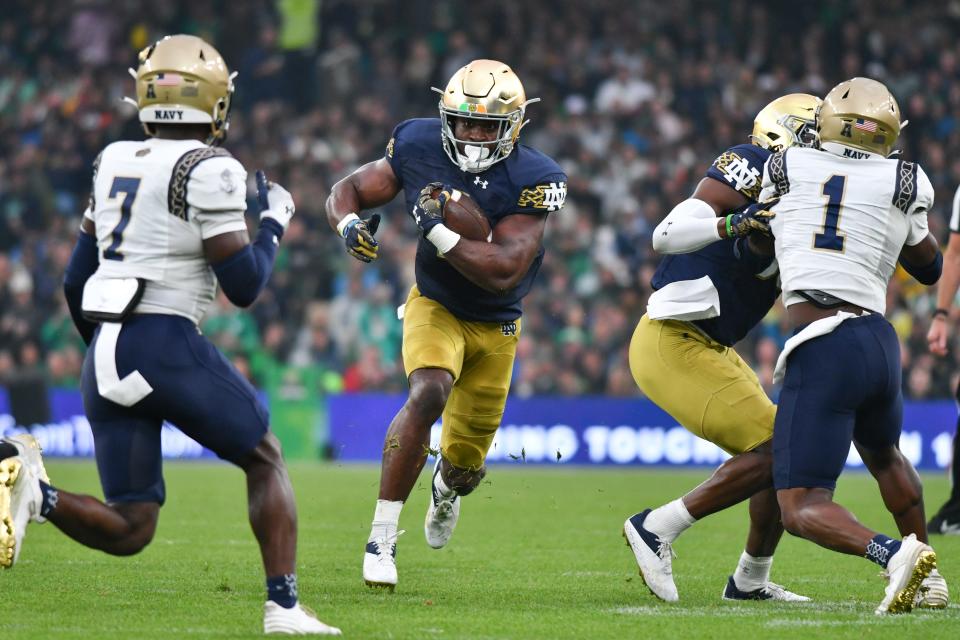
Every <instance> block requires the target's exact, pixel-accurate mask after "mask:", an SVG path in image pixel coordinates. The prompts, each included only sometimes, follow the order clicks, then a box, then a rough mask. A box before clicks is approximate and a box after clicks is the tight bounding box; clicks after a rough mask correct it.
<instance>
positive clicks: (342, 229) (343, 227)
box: [337, 213, 360, 238]
mask: <svg viewBox="0 0 960 640" xmlns="http://www.w3.org/2000/svg"><path fill="white" fill-rule="evenodd" d="M359 219H360V216H358V215H357V214H355V213H348V214H347V215H345V216H343V220H341V221H340V222H338V223H337V233H339V234H340V237H341V238H343V237H345V236H346V235H347V227H348V226H350V223H351V222H353V221H354V220H359Z"/></svg>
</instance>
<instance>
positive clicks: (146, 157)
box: [84, 138, 247, 322]
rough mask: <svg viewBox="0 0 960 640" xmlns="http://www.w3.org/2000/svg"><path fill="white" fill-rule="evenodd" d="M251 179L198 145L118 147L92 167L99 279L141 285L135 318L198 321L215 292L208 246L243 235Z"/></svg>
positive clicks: (218, 152)
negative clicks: (138, 280)
mask: <svg viewBox="0 0 960 640" xmlns="http://www.w3.org/2000/svg"><path fill="white" fill-rule="evenodd" d="M246 183H247V173H246V171H244V169H243V166H241V164H240V163H239V162H237V161H236V160H235V159H234V158H233V157H231V156H230V154H229V153H228V152H227V151H225V150H223V149H220V148H217V147H209V146H207V145H205V144H204V143H203V142H200V141H199V140H162V139H158V138H150V139H148V140H146V141H143V142H128V141H123V142H114V143H113V144H111V145H109V146H107V147H106V148H105V149H104V150H103V152H102V153H101V154H100V156H99V157H98V159H97V163H96V164H95V166H94V179H93V193H92V195H91V202H90V208H89V209H88V210H87V212H85V214H84V215H85V216H87V217H89V218H91V219H92V220H93V222H94V223H95V224H96V228H97V246H98V249H99V257H100V266H99V268H98V269H97V272H96V274H95V275H94V277H106V278H142V279H144V280H146V286H145V288H144V292H143V297H142V298H141V300H140V303H139V304H138V305H137V307H136V309H135V310H134V312H135V313H161V314H174V315H180V316H185V317H187V318H190V319H191V320H193V321H194V322H199V321H200V319H201V318H202V317H203V315H204V313H206V310H207V307H208V306H209V304H210V302H211V301H213V298H214V295H215V293H216V286H217V282H216V277H215V276H214V274H213V269H212V268H211V267H210V265H209V264H207V261H206V259H205V258H204V254H203V240H205V239H207V238H211V237H213V236H216V235H220V234H222V233H227V232H230V231H243V230H246V228H247V227H246V223H245V222H244V211H245V209H246Z"/></svg>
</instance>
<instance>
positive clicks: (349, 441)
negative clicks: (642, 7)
mask: <svg viewBox="0 0 960 640" xmlns="http://www.w3.org/2000/svg"><path fill="white" fill-rule="evenodd" d="M404 399H405V398H404V396H399V395H376V394H343V395H339V396H335V397H331V398H330V399H329V411H330V415H329V421H330V441H331V442H330V448H331V450H332V451H333V454H334V456H336V457H337V458H338V459H340V460H352V461H369V462H373V461H379V460H380V457H381V452H382V450H383V445H384V435H385V433H386V430H387V426H388V425H389V424H390V421H391V420H392V419H393V416H394V415H395V414H396V413H397V411H398V410H399V409H400V407H401V406H402V405H403V402H404ZM956 420H957V409H956V406H955V404H954V403H953V402H951V401H940V402H923V403H920V402H914V403H909V402H908V403H906V405H905V406H904V421H903V435H902V436H901V439H900V448H901V449H902V450H903V452H904V454H905V455H906V456H907V457H908V458H909V459H910V461H911V462H913V464H914V465H916V467H917V468H918V469H926V470H935V469H945V468H946V467H947V466H948V465H949V464H950V456H951V442H952V438H953V429H954V425H955V424H956ZM439 441H440V427H439V424H437V425H434V428H433V434H432V438H431V447H432V448H433V449H436V448H437V446H438V443H439ZM727 457H728V456H727V454H726V453H724V452H723V451H722V450H721V449H719V448H718V447H716V446H715V445H713V444H711V443H709V442H706V441H705V440H701V439H700V438H697V437H696V436H694V435H693V434H691V433H690V432H689V431H687V430H686V429H684V428H683V427H681V426H679V425H678V424H677V422H676V421H675V420H674V419H673V418H671V417H670V416H669V415H668V414H666V413H665V412H664V411H662V410H661V409H660V408H659V407H657V406H656V405H655V404H653V403H652V402H650V401H649V400H643V399H625V398H600V397H579V398H561V397H555V398H554V397H551V398H511V399H510V400H509V401H507V408H506V412H505V413H504V416H503V423H502V425H501V427H500V429H499V431H498V432H497V436H496V439H495V440H494V443H493V446H492V447H491V449H490V453H489V456H488V460H489V461H490V462H514V463H516V462H526V463H533V464H589V465H594V464H600V465H661V466H671V465H695V466H708V467H713V466H716V465H717V464H719V463H720V462H722V461H723V460H725V459H726V458H727ZM847 466H848V467H862V466H863V463H862V461H861V460H860V457H859V456H858V455H857V453H856V451H855V450H854V449H853V448H851V450H850V454H849V456H848V458H847Z"/></svg>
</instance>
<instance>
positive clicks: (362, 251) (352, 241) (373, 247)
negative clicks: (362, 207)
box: [343, 213, 380, 262]
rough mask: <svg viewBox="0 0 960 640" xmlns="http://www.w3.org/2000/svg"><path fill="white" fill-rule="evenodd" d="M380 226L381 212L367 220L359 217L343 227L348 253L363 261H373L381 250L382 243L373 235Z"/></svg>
mask: <svg viewBox="0 0 960 640" xmlns="http://www.w3.org/2000/svg"><path fill="white" fill-rule="evenodd" d="M379 227H380V214H379V213H375V214H373V215H372V216H370V217H369V218H367V219H366V220H361V219H360V218H357V219H356V220H351V221H350V223H349V224H348V225H347V226H346V227H344V228H343V240H344V242H345V243H346V245H347V253H349V254H350V255H352V256H353V257H354V258H356V259H357V260H360V261H362V262H373V261H374V260H376V259H377V252H379V251H380V243H379V242H377V240H376V238H374V237H373V235H374V234H375V233H376V232H377V229H378V228H379Z"/></svg>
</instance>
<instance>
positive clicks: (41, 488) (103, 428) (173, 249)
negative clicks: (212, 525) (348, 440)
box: [0, 35, 340, 635]
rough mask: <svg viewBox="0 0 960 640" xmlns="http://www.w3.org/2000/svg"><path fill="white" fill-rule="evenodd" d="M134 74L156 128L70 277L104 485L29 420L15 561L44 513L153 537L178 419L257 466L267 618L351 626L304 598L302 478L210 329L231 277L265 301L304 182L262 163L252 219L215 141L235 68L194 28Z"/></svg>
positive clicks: (115, 170)
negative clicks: (31, 525) (54, 454)
mask: <svg viewBox="0 0 960 640" xmlns="http://www.w3.org/2000/svg"><path fill="white" fill-rule="evenodd" d="M131 73H132V74H133V75H134V77H135V79H136V88H137V99H136V100H135V101H132V100H131V102H135V104H136V105H137V108H138V109H139V115H140V121H141V122H142V123H143V128H144V130H145V132H146V133H147V136H148V139H147V140H145V141H139V142H135V141H121V142H114V143H113V144H110V145H109V146H107V147H106V148H105V149H104V150H103V151H102V152H101V154H100V155H99V156H98V158H97V162H96V164H95V167H94V180H93V191H92V193H91V198H90V206H89V207H88V209H87V211H86V212H85V213H84V217H83V222H82V225H81V232H80V235H79V239H78V241H77V245H76V248H75V249H74V252H73V255H72V257H71V260H70V263H69V265H68V267H67V272H66V275H65V280H64V292H65V294H66V297H67V302H68V303H69V306H70V311H71V314H72V315H73V317H74V321H75V324H76V325H77V328H78V329H79V330H80V332H81V334H82V335H83V337H84V339H85V340H86V341H87V343H88V344H89V345H90V348H89V350H88V351H87V357H86V360H85V361H84V367H83V377H82V381H81V388H82V391H83V399H84V409H85V411H86V413H87V416H88V418H89V420H90V425H91V428H92V430H93V437H94V441H95V445H96V446H95V448H96V457H97V467H98V470H99V472H100V480H101V485H102V487H103V493H104V497H105V500H106V502H101V501H99V500H97V499H95V498H93V497H90V496H83V495H78V494H74V493H69V492H67V491H64V490H61V489H57V488H54V487H52V486H51V485H50V480H49V478H48V477H47V475H46V472H45V471H44V468H43V462H42V459H41V456H40V450H39V447H38V446H37V443H36V441H34V440H33V438H31V437H30V436H29V435H23V436H18V437H17V438H14V439H11V441H10V442H9V443H8V444H13V445H14V446H15V447H16V449H17V453H18V455H16V456H14V457H10V458H6V459H4V460H3V461H0V507H2V508H3V509H4V510H6V511H8V513H0V517H3V518H5V519H6V520H7V522H10V523H11V524H12V528H13V531H12V534H11V532H10V531H9V530H8V529H6V528H0V530H2V531H3V532H2V533H0V564H5V565H7V566H10V565H12V564H13V562H14V561H15V560H16V558H17V556H18V555H19V553H20V548H21V545H22V543H23V535H24V529H25V527H26V525H27V523H28V522H29V521H33V522H44V521H46V520H49V521H50V522H52V523H53V524H54V525H56V526H57V528H59V529H60V530H62V531H63V532H64V533H66V534H67V535H68V536H70V537H71V538H73V539H74V540H76V541H78V542H80V543H81V544H84V545H86V546H88V547H92V548H94V549H100V550H102V551H104V552H106V553H109V554H113V555H132V554H135V553H137V552H139V551H140V550H141V549H143V548H144V547H145V546H146V545H147V544H149V542H150V540H151V539H152V538H153V534H154V531H155V530H156V526H157V519H158V515H159V511H160V506H161V505H162V504H163V502H164V498H165V490H164V483H163V476H162V473H161V447H160V432H161V425H162V424H163V422H164V421H165V420H167V421H169V422H171V423H173V424H174V425H176V426H177V427H179V428H180V429H181V430H182V431H183V432H184V433H186V434H187V435H189V436H190V437H192V438H194V439H195V440H196V441H197V442H199V443H200V444H202V445H204V446H205V447H207V448H209V449H211V450H212V451H213V452H215V453H216V454H217V455H219V456H220V457H221V458H224V459H225V460H229V461H230V462H232V463H234V464H236V465H237V466H239V467H240V468H241V469H243V471H244V472H245V473H246V477H247V491H248V501H249V516H250V524H251V526H252V528H253V532H254V535H255V536H256V538H257V541H258V542H259V544H260V552H261V555H262V559H263V564H264V568H265V570H266V574H267V580H266V583H267V601H266V604H265V608H264V631H265V632H266V633H286V634H323V635H339V634H340V631H339V629H336V628H335V627H330V626H327V625H325V624H324V623H322V622H320V621H319V620H317V618H316V616H314V615H313V614H312V613H310V612H309V611H308V610H306V609H304V608H302V607H301V606H300V604H299V603H298V598H297V581H296V566H295V565H296V541H297V515H296V504H295V502H294V498H293V488H292V487H291V485H290V479H289V477H288V475H287V471H286V468H285V466H284V462H283V458H282V456H281V453H280V443H279V441H278V440H277V439H276V437H274V436H273V435H272V434H271V433H270V431H269V423H268V415H267V411H266V409H265V408H264V407H263V406H262V405H261V403H260V401H259V400H258V398H257V394H256V392H255V390H254V389H253V387H252V386H251V385H250V383H249V382H247V381H246V380H245V379H244V378H243V377H242V376H241V375H240V373H239V372H238V371H237V370H236V369H235V368H234V367H233V366H232V365H231V364H230V363H229V361H227V359H226V358H225V357H224V356H223V355H222V354H221V353H220V352H219V351H218V350H217V349H216V348H215V347H214V346H213V344H211V343H210V342H209V341H208V340H207V339H206V338H204V337H203V336H202V335H201V334H200V332H199V330H198V329H197V323H198V322H199V321H200V319H201V318H202V317H203V315H204V313H205V312H206V310H207V307H208V306H209V304H210V302H211V301H212V300H213V297H214V294H215V291H216V286H217V283H218V282H219V284H220V286H221V288H222V289H223V291H224V293H225V294H226V296H227V297H228V298H229V299H230V300H231V301H232V302H233V303H234V304H237V305H238V306H242V307H246V306H249V305H250V304H252V303H253V302H254V301H255V300H256V298H257V296H258V294H259V293H260V291H262V289H263V287H264V286H265V285H266V283H267V280H268V279H269V277H270V273H271V271H272V269H273V261H274V257H275V255H276V251H277V246H278V245H279V241H280V239H281V238H282V237H283V233H284V231H285V229H286V227H287V224H288V223H289V221H290V218H291V217H292V215H293V213H294V203H293V198H292V197H291V195H290V194H289V193H288V192H287V191H286V190H284V189H283V188H282V187H280V186H279V185H276V184H272V183H268V182H267V181H266V178H265V177H264V176H263V173H262V172H258V173H257V187H258V197H259V201H260V206H261V212H260V227H259V231H258V233H257V237H256V238H255V239H254V241H253V242H250V240H249V238H248V236H247V227H246V222H245V220H244V211H245V209H246V191H247V190H246V182H247V174H246V171H245V170H244V168H243V167H242V166H241V165H240V163H239V162H237V161H236V160H234V159H233V158H232V157H231V156H230V154H229V153H228V152H227V151H225V150H224V149H222V148H220V147H219V146H217V145H218V144H219V143H220V142H221V141H222V140H223V139H224V138H225V136H226V132H227V128H228V122H229V113H230V100H231V95H232V93H233V74H231V73H230V72H229V71H228V69H227V66H226V64H225V63H224V61H223V59H222V58H221V57H220V54H219V53H218V52H217V51H216V49H214V48H213V47H212V46H210V45H209V44H207V43H206V42H204V41H203V40H201V39H200V38H196V37H194V36H187V35H178V36H168V37H166V38H164V39H162V40H160V41H158V42H156V43H154V44H153V45H151V46H150V47H148V48H146V49H144V50H143V51H142V52H141V53H140V58H139V67H138V68H137V70H136V71H133V70H131Z"/></svg>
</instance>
